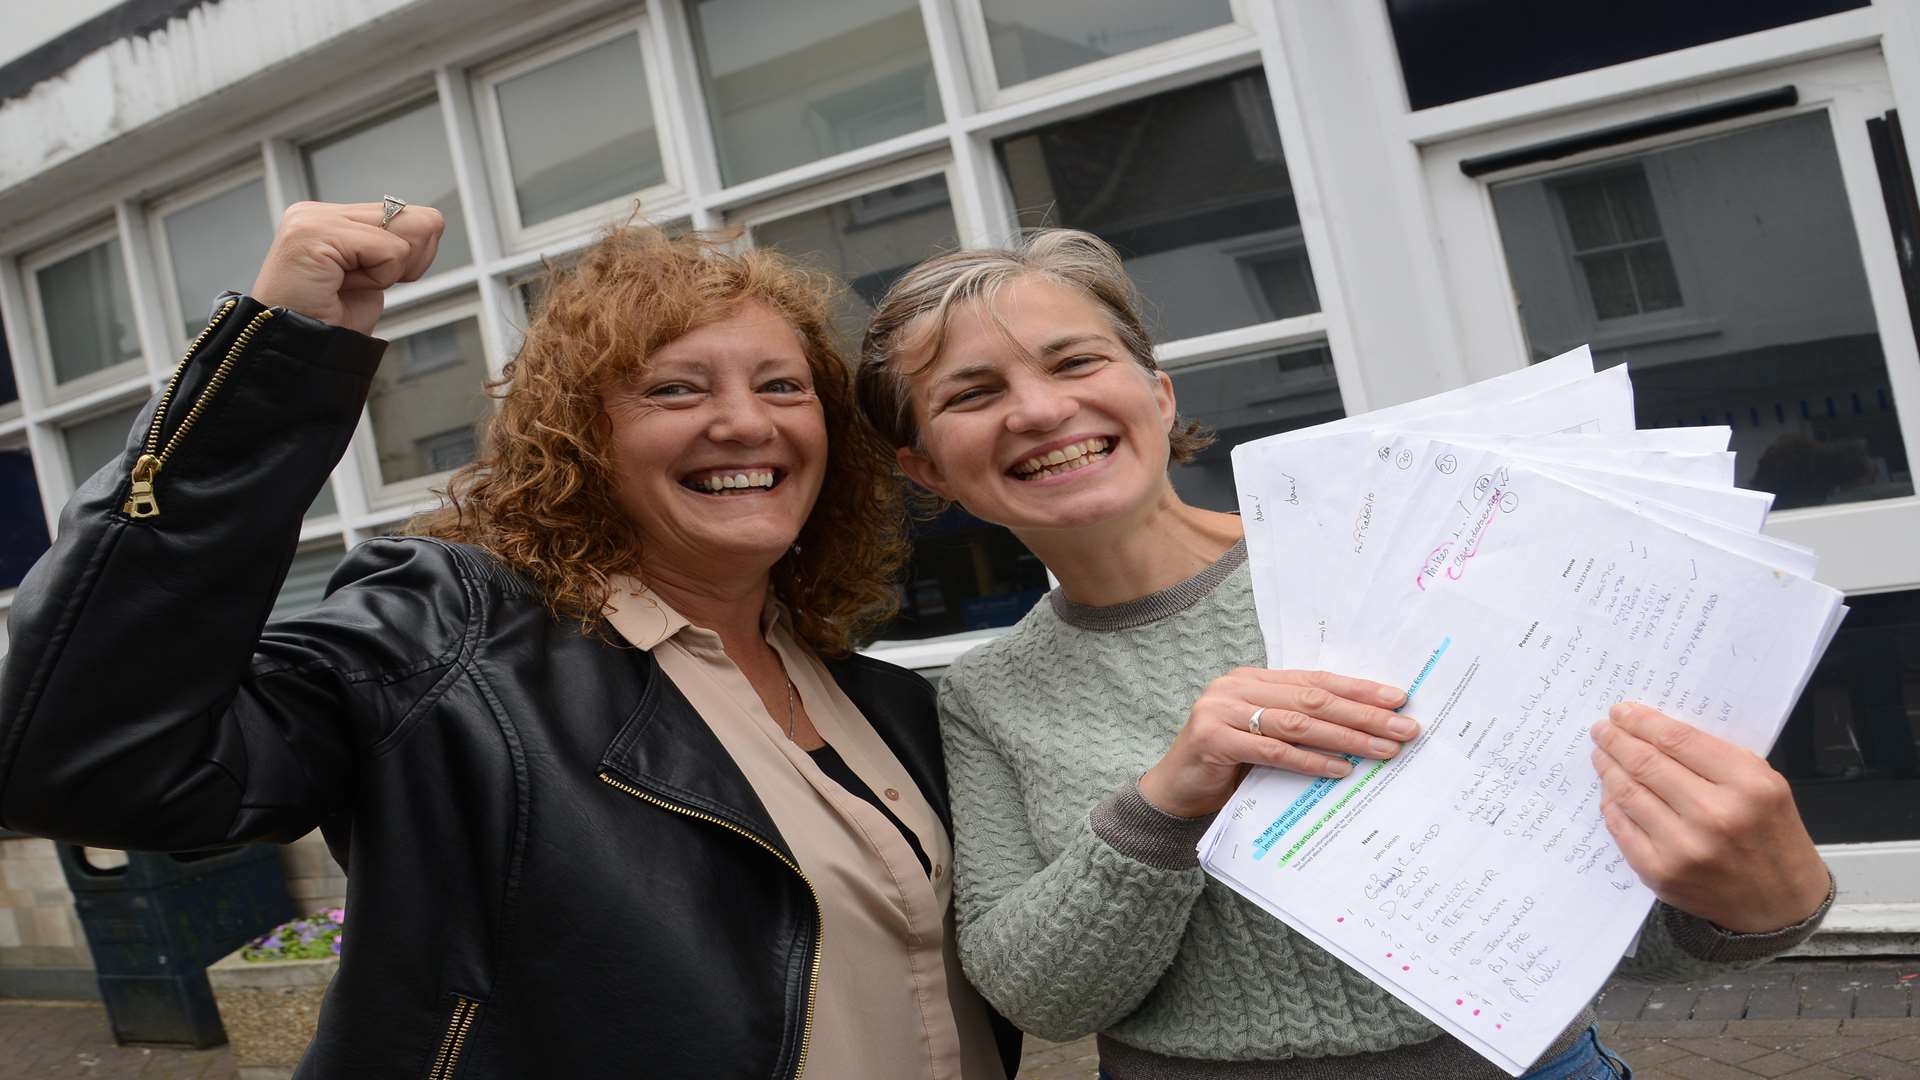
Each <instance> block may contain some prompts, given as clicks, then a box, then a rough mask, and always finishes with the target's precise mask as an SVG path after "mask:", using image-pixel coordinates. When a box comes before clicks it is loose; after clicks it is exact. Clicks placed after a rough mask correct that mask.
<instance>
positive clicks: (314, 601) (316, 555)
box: [268, 543, 347, 619]
mask: <svg viewBox="0 0 1920 1080" xmlns="http://www.w3.org/2000/svg"><path fill="white" fill-rule="evenodd" d="M346 553H347V549H346V548H344V547H342V546H341V545H339V544H337V543H333V544H324V545H321V546H319V547H311V548H307V549H306V550H304V551H300V552H297V553H295V554H294V556H293V565H292V566H289V567H288V568H287V579H286V580H285V581H283V582H281V584H280V595H279V596H277V597H275V598H274V601H273V613H272V614H271V615H269V616H268V618H269V619H284V618H287V617H288V616H291V615H304V614H306V613H307V612H309V611H312V610H313V609H314V608H316V607H319V606H320V601H322V600H324V599H326V595H327V579H329V578H331V577H332V576H333V568H334V567H335V566H338V565H339V564H340V560H341V558H342V557H344V556H345V555H346Z"/></svg>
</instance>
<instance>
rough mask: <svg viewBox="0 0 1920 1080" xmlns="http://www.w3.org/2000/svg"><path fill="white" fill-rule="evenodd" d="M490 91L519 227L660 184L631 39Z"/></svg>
mask: <svg viewBox="0 0 1920 1080" xmlns="http://www.w3.org/2000/svg"><path fill="white" fill-rule="evenodd" d="M494 92H495V94H496V95H497V96H498V99H499V102H500V124H501V127H502V128H504V129H505V131H506V139H507V160H508V161H509V162H510V163H511V165H512V169H513V190H514V197H515V199H516V200H517V201H518V203H519V207H520V223H521V224H522V225H537V224H539V223H540V222H542V221H549V220H551V219H553V218H557V217H559V216H561V215H562V214H570V213H572V212H573V211H575V210H582V209H585V208H586V207H589V206H597V205H599V204H600V203H603V202H606V201H607V200H609V199H617V198H619V197H620V196H622V195H631V194H633V193H634V192H636V191H639V190H641V189H642V188H649V187H652V186H654V185H655V184H659V183H662V182H663V181H665V180H666V175H667V174H666V170H665V169H664V168H663V167H662V165H661V162H660V137H659V133H658V132H657V131H655V130H654V123H653V101H652V98H651V96H650V95H649V94H648V93H647V75H646V71H645V69H644V68H643V67H642V66H641V61H640V39H639V38H638V37H636V36H634V35H633V34H624V35H622V36H620V37H617V38H615V39H613V40H612V41H608V42H604V43H602V44H600V45H595V46H594V47H593V48H591V49H587V50H586V51H584V52H579V53H575V54H574V55H572V56H569V57H566V58H565V59H563V60H556V61H554V62H553V63H551V64H547V65H545V66H544V67H539V68H535V69H534V70H532V71H529V72H526V73H525V74H522V75H516V76H514V77H513V78H511V79H506V80H504V81H502V82H501V83H499V84H498V85H497V86H496V87H495V88H494Z"/></svg>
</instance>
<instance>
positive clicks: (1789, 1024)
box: [1725, 1006, 1859, 1043]
mask: <svg viewBox="0 0 1920 1080" xmlns="http://www.w3.org/2000/svg"><path fill="white" fill-rule="evenodd" d="M1747 1014H1748V1019H1745V1020H1729V1021H1727V1023H1726V1025H1725V1030H1726V1033H1727V1034H1729V1035H1732V1036H1733V1037H1734V1038H1736V1039H1745V1040H1747V1041H1748V1042H1751V1043H1757V1042H1760V1041H1762V1040H1765V1039H1804V1038H1811V1037H1812V1036H1815V1035H1838V1034H1840V1025H1841V1023H1848V1024H1854V1023H1858V1022H1859V1021H1857V1020H1847V1021H1838V1020H1819V1019H1814V1018H1807V1019H1792V1018H1789V1019H1781V1020H1771V1019H1768V1020H1756V1019H1753V1017H1752V1014H1753V1007H1752V1006H1748V1007H1747Z"/></svg>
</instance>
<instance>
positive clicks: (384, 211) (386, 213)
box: [380, 195, 407, 229]
mask: <svg viewBox="0 0 1920 1080" xmlns="http://www.w3.org/2000/svg"><path fill="white" fill-rule="evenodd" d="M406 208H407V201H406V200H405V199H396V198H394V197H393V196H391V195H382V196H380V227H381V228H383V229H384V228H386V227H387V226H388V225H391V224H393V219H394V218H396V217H399V216H400V211H402V210H405V209H406Z"/></svg>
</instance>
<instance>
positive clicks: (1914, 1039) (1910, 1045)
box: [1872, 1025, 1920, 1065]
mask: <svg viewBox="0 0 1920 1080" xmlns="http://www.w3.org/2000/svg"><path fill="white" fill-rule="evenodd" d="M1872 1049H1873V1052H1874V1053H1876V1054H1879V1055H1880V1056H1881V1057H1888V1058H1892V1059H1893V1060H1895V1061H1904V1062H1907V1063H1908V1064H1911V1065H1920V1025H1916V1026H1915V1032H1914V1034H1912V1035H1905V1036H1902V1037H1900V1038H1897V1039H1894V1040H1892V1041H1890V1042H1883V1043H1879V1044H1876V1045H1875V1046H1874V1047H1873V1048H1872Z"/></svg>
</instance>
